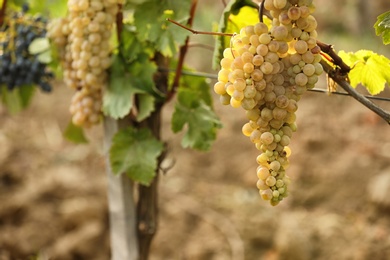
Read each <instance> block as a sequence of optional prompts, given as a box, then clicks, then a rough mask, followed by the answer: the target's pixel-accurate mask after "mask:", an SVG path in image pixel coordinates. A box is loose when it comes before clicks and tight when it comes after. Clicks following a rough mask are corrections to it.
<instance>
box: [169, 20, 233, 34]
mask: <svg viewBox="0 0 390 260" xmlns="http://www.w3.org/2000/svg"><path fill="white" fill-rule="evenodd" d="M167 21H169V22H171V23H174V24H176V25H177V26H180V27H181V28H183V29H186V30H187V31H190V32H192V33H193V34H206V35H215V36H234V33H221V32H204V31H197V30H193V29H191V28H188V27H186V26H184V25H182V24H180V23H178V22H176V21H174V20H172V19H170V18H167Z"/></svg>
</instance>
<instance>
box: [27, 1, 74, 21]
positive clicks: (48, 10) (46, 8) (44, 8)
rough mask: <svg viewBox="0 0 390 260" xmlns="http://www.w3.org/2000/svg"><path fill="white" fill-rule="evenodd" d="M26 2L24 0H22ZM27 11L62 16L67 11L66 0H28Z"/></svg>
mask: <svg viewBox="0 0 390 260" xmlns="http://www.w3.org/2000/svg"><path fill="white" fill-rule="evenodd" d="M23 2H26V1H23ZM28 2H29V5H30V10H29V13H32V14H37V13H41V14H43V15H44V16H50V17H64V16H65V15H66V12H67V2H68V1H67V0H29V1H28Z"/></svg>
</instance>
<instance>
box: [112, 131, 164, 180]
mask: <svg viewBox="0 0 390 260" xmlns="http://www.w3.org/2000/svg"><path fill="white" fill-rule="evenodd" d="M163 148H164V146H163V143H162V142H161V141H159V140H157V139H156V138H155V137H154V136H153V135H152V133H151V132H150V130H149V129H146V128H144V129H136V128H133V127H129V128H126V129H122V130H120V131H118V133H117V134H116V135H115V136H114V137H113V139H112V146H111V149H110V163H111V168H112V171H113V172H114V173H115V174H121V173H126V174H127V175H128V176H129V177H130V178H131V179H132V180H134V181H137V182H140V183H142V184H144V185H149V184H150V183H151V181H152V180H153V178H154V176H155V175H156V170H157V167H158V161H157V159H158V157H159V156H160V155H161V153H162V151H163Z"/></svg>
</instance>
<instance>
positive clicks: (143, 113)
mask: <svg viewBox="0 0 390 260" xmlns="http://www.w3.org/2000/svg"><path fill="white" fill-rule="evenodd" d="M137 98H138V99H137V101H138V113H137V116H136V120H137V121H138V122H141V121H142V120H144V119H146V118H148V117H149V116H150V114H151V113H152V112H153V111H154V109H155V98H154V97H153V96H151V95H149V94H139V95H137Z"/></svg>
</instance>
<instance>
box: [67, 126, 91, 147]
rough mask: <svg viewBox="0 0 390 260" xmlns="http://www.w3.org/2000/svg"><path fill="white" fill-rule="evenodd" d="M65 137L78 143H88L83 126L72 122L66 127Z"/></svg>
mask: <svg viewBox="0 0 390 260" xmlns="http://www.w3.org/2000/svg"><path fill="white" fill-rule="evenodd" d="M64 137H65V138H66V139H68V140H69V141H71V142H73V143H76V144H83V143H88V140H87V138H86V137H85V135H84V131H83V128H81V127H78V126H76V125H74V124H73V123H72V122H69V124H68V126H67V127H66V129H65V132H64Z"/></svg>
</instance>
